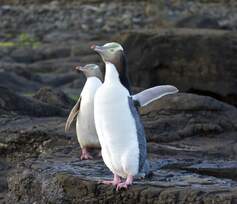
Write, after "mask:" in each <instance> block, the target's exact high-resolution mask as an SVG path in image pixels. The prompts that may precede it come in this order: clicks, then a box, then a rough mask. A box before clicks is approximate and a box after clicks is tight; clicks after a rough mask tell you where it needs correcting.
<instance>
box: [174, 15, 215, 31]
mask: <svg viewBox="0 0 237 204" xmlns="http://www.w3.org/2000/svg"><path fill="white" fill-rule="evenodd" d="M176 26H177V27H180V28H209V29H210V28H213V29H215V28H218V27H219V24H218V20H217V19H213V18H210V17H209V16H201V15H200V16H188V17H186V18H184V19H182V20H180V21H179V22H177V24H176Z"/></svg>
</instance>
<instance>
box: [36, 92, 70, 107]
mask: <svg viewBox="0 0 237 204" xmlns="http://www.w3.org/2000/svg"><path fill="white" fill-rule="evenodd" d="M33 98H35V99H37V100H40V101H42V102H44V103H47V104H50V105H52V106H57V107H62V108H69V107H71V106H72V105H73V103H74V102H73V100H72V99H70V98H69V97H67V95H66V94H65V93H63V92H62V91H60V90H55V89H52V88H49V87H43V88H41V89H40V90H39V91H38V92H37V93H36V94H35V95H34V96H33Z"/></svg>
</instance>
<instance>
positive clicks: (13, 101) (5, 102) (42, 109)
mask: <svg viewBox="0 0 237 204" xmlns="http://www.w3.org/2000/svg"><path fill="white" fill-rule="evenodd" d="M0 93H1V98H0V109H3V110H5V111H13V112H17V113H19V114H23V115H30V116H37V117H43V116H45V117H47V116H65V115H66V114H67V113H66V112H65V111H64V110H62V109H60V108H58V107H54V106H51V105H47V104H45V103H42V102H39V101H37V100H33V99H30V98H26V97H23V96H20V95H17V94H15V93H14V92H12V91H10V90H9V89H6V88H4V87H0Z"/></svg>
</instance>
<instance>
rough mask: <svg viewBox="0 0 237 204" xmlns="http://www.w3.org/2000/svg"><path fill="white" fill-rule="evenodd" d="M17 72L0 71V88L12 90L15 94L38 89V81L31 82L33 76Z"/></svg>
mask: <svg viewBox="0 0 237 204" xmlns="http://www.w3.org/2000/svg"><path fill="white" fill-rule="evenodd" d="M19 72H20V71H19V70H18V71H17V70H16V71H15V72H5V71H0V86H1V87H6V88H8V89H11V90H14V91H16V92H27V93H29V92H32V91H35V90H37V89H39V87H40V84H39V80H38V81H33V80H32V78H33V76H32V75H31V74H29V75H28V73H27V72H25V73H23V72H21V73H19ZM31 77H32V78H31ZM27 78H28V79H27ZM35 79H36V78H35Z"/></svg>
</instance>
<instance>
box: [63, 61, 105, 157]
mask: <svg viewBox="0 0 237 204" xmlns="http://www.w3.org/2000/svg"><path fill="white" fill-rule="evenodd" d="M76 69H77V70H80V71H82V72H83V73H84V75H85V76H86V78H87V79H86V83H85V85H84V87H83V90H82V92H81V95H80V97H79V99H78V101H77V103H76V104H75V106H74V107H73V108H72V110H71V112H70V114H69V116H68V119H67V122H66V125H65V131H67V130H68V129H69V128H70V125H71V123H72V122H73V120H74V119H75V118H76V119H77V120H76V133H77V139H78V142H79V144H80V146H81V150H82V152H81V157H80V158H81V160H83V159H92V156H91V155H90V153H89V151H88V149H89V148H98V147H100V143H99V140H98V136H97V132H96V128H95V121H94V96H95V93H96V91H97V89H98V88H99V87H100V86H101V85H102V82H101V81H102V73H101V70H100V68H99V66H98V65H96V64H87V65H85V66H84V67H81V66H78V67H76Z"/></svg>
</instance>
